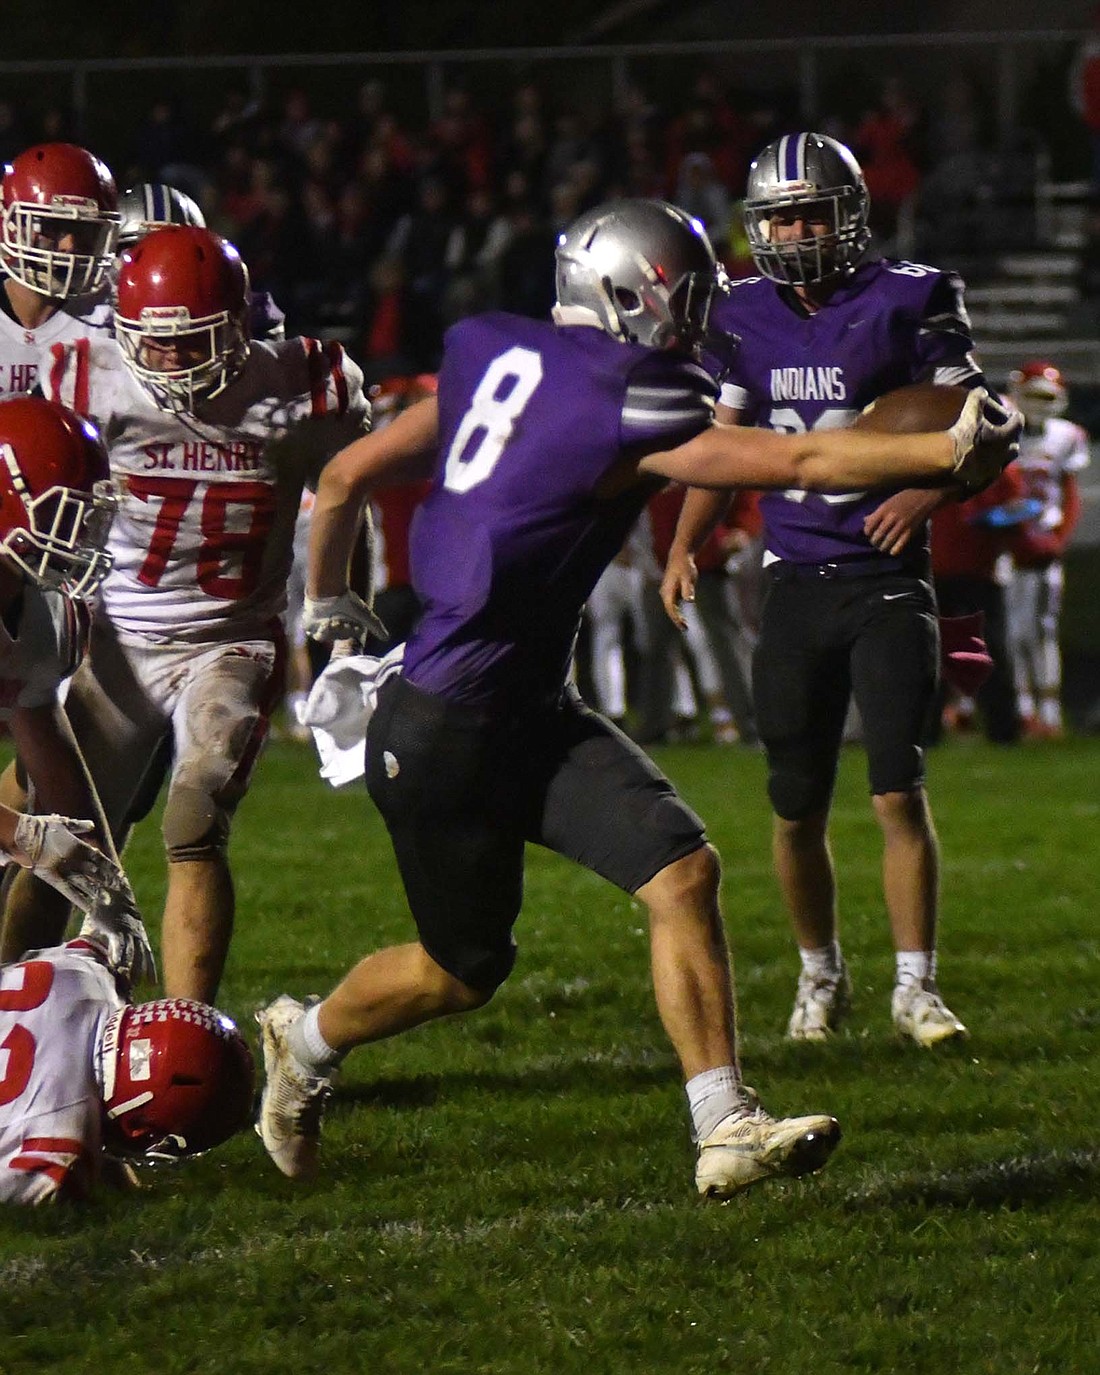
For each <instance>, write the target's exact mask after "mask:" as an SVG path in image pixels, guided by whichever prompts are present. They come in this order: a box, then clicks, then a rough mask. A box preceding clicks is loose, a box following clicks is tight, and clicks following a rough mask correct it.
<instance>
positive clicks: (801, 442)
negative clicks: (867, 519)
mask: <svg viewBox="0 0 1100 1375" xmlns="http://www.w3.org/2000/svg"><path fill="white" fill-rule="evenodd" d="M987 399H988V393H986V392H985V391H983V390H981V389H978V390H976V391H973V392H971V394H970V396H969V398H968V399H967V402H966V405H965V406H964V407H963V411H962V414H961V415H960V416H959V418H958V420H957V421H956V422H955V424H954V425H953V426H952V427H951V429H950V430H938V431H935V432H930V433H927V434H898V435H891V434H884V433H881V432H874V431H865V430H856V429H848V430H827V431H810V432H809V433H807V434H790V435H786V434H776V433H775V432H774V431H771V430H763V429H748V428H744V427H741V426H733V427H727V426H714V427H712V428H711V429H709V430H705V431H704V432H703V433H702V434H700V435H698V436H696V438H695V439H692V440H691V441H689V442H688V443H687V444H683V445H681V446H680V448H678V449H672V450H669V451H665V452H661V453H654V454H649V455H647V456H646V457H645V458H643V459H641V461H640V463H639V469H640V471H642V472H648V473H654V474H657V475H659V476H661V477H667V478H671V479H672V480H673V481H676V482H685V483H687V484H688V485H689V486H694V487H779V488H783V487H802V488H805V489H807V490H809V491H840V492H843V491H853V490H856V489H858V488H864V487H875V486H880V485H883V484H889V485H891V486H897V485H899V484H904V483H909V482H928V481H931V482H934V483H950V482H961V483H962V484H963V485H964V486H978V485H980V484H981V482H982V481H988V479H989V477H991V476H992V475H993V471H999V470H1000V467H1001V466H1003V464H1004V461H1005V457H1004V455H1005V446H1006V445H1011V443H1012V442H1014V440H1015V436H1016V434H1017V433H1018V431H1019V424H1018V422H1017V421H1016V420H1015V418H1010V419H1008V420H1005V421H1002V420H1000V418H999V417H997V416H994V417H990V416H987V415H986V414H985V412H984V410H983V407H984V403H985V401H986V400H987ZM994 465H995V469H994ZM987 470H990V471H988V472H987Z"/></svg>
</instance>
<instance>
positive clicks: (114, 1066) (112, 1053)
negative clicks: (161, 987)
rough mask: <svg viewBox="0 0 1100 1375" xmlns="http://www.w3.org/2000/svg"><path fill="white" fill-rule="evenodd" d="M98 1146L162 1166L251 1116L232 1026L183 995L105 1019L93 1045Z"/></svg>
mask: <svg viewBox="0 0 1100 1375" xmlns="http://www.w3.org/2000/svg"><path fill="white" fill-rule="evenodd" d="M98 1051H99V1054H98V1072H99V1077H100V1085H101V1087H102V1090H103V1107H104V1116H105V1126H104V1147H105V1149H106V1150H107V1151H108V1153H109V1154H111V1155H118V1156H126V1157H129V1158H134V1159H139V1160H143V1161H147V1162H149V1163H164V1162H167V1161H173V1160H179V1159H182V1158H183V1157H184V1156H192V1155H200V1154H201V1153H202V1152H203V1151H208V1150H210V1149H211V1147H213V1146H217V1145H220V1144H221V1142H223V1141H227V1140H228V1139H229V1137H231V1136H233V1135H235V1134H236V1133H237V1132H239V1131H241V1130H243V1128H244V1127H246V1126H247V1125H248V1123H249V1120H250V1118H251V1116H252V1093H253V1086H254V1081H255V1070H254V1067H253V1064H252V1053H251V1052H250V1051H249V1049H248V1046H247V1045H245V1042H244V1038H243V1037H242V1036H241V1033H240V1032H239V1031H238V1030H237V1027H236V1025H235V1023H234V1022H232V1021H231V1020H230V1018H228V1017H227V1016H226V1015H225V1014H224V1013H222V1012H219V1011H218V1010H217V1008H214V1007H209V1006H208V1005H207V1004H206V1003H198V1002H194V1001H193V1000H192V999H190V998H157V999H156V1000H154V1001H153V1002H149V1003H137V1004H136V1005H134V1006H127V1007H124V1008H120V1009H119V1011H118V1012H116V1013H114V1015H113V1016H111V1017H109V1018H108V1020H107V1023H106V1026H105V1027H104V1029H103V1034H102V1036H101V1037H100V1042H99V1048H98Z"/></svg>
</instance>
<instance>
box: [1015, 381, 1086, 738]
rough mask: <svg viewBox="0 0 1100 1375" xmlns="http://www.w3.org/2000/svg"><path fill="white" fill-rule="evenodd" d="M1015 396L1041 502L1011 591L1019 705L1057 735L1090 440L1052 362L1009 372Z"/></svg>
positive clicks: (1042, 729) (1019, 547)
mask: <svg viewBox="0 0 1100 1375" xmlns="http://www.w3.org/2000/svg"><path fill="white" fill-rule="evenodd" d="M1009 396H1010V399H1011V400H1012V403H1013V405H1015V406H1016V408H1017V409H1018V410H1019V411H1021V412H1022V414H1023V417H1024V430H1023V433H1022V434H1021V435H1020V456H1019V458H1018V459H1017V461H1016V467H1017V469H1018V471H1019V473H1020V474H1021V476H1022V478H1023V481H1024V497H1025V499H1029V500H1030V501H1032V502H1033V503H1035V505H1036V506H1037V514H1036V515H1034V516H1033V517H1032V518H1031V519H1030V520H1027V521H1025V522H1024V523H1023V524H1022V525H1021V526H1020V527H1019V530H1018V532H1017V534H1016V536H1015V538H1014V540H1013V550H1012V572H1011V576H1010V579H1009V584H1008V587H1007V589H1006V594H1005V600H1006V603H1007V610H1008V634H1009V644H1010V647H1011V651H1012V661H1013V667H1014V671H1015V675H1016V706H1017V710H1018V712H1019V715H1020V720H1021V721H1022V722H1023V726H1024V730H1025V732H1027V733H1028V734H1029V735H1034V736H1039V737H1045V738H1057V737H1058V736H1060V735H1061V734H1062V731H1063V723H1062V655H1061V650H1060V648H1059V645H1058V623H1059V620H1060V619H1061V613H1062V591H1063V586H1064V581H1065V573H1064V567H1063V562H1062V560H1063V555H1064V554H1065V549H1066V545H1067V543H1068V541H1069V537H1070V535H1071V534H1072V532H1073V527H1074V525H1075V524H1076V522H1077V517H1078V514H1079V512H1080V498H1079V495H1078V491H1077V474H1078V473H1080V472H1081V470H1082V469H1083V468H1086V467H1087V466H1088V462H1089V442H1088V435H1087V434H1086V433H1085V431H1084V430H1083V429H1082V428H1081V426H1080V425H1075V424H1073V422H1072V421H1069V420H1066V419H1064V418H1063V414H1062V413H1063V412H1064V411H1065V409H1066V403H1067V401H1068V394H1067V389H1066V383H1065V379H1064V378H1063V376H1062V374H1061V372H1060V371H1059V369H1058V368H1056V367H1055V366H1054V364H1053V363H1049V362H1045V361H1043V360H1039V359H1036V360H1034V361H1032V362H1029V363H1025V364H1024V366H1023V367H1022V368H1020V369H1019V370H1018V371H1016V372H1014V373H1013V374H1012V376H1011V378H1010V379H1009Z"/></svg>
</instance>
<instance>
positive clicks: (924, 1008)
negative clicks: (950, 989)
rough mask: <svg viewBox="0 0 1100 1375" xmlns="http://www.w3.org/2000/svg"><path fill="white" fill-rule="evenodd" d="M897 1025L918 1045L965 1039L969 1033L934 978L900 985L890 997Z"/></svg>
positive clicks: (895, 1024)
mask: <svg viewBox="0 0 1100 1375" xmlns="http://www.w3.org/2000/svg"><path fill="white" fill-rule="evenodd" d="M890 1014H891V1016H892V1017H893V1019H894V1026H895V1027H897V1029H898V1031H899V1032H900V1033H901V1034H902V1035H903V1036H908V1037H909V1039H910V1040H911V1041H916V1043H917V1045H918V1046H925V1047H928V1046H938V1045H939V1044H940V1042H941V1041H955V1040H963V1039H965V1038H966V1037H967V1036H969V1035H970V1033H969V1032H968V1031H967V1029H966V1027H965V1026H964V1025H963V1024H962V1022H960V1021H959V1019H958V1017H956V1016H955V1014H954V1013H953V1012H952V1011H951V1009H950V1008H949V1007H948V1006H947V1004H946V1003H945V1002H944V1001H943V999H942V998H941V997H940V995H939V992H938V990H937V988H936V981H935V979H931V978H929V979H920V980H911V981H910V982H908V983H903V984H898V986H897V987H896V988H895V989H894V992H893V996H892V997H891V999H890Z"/></svg>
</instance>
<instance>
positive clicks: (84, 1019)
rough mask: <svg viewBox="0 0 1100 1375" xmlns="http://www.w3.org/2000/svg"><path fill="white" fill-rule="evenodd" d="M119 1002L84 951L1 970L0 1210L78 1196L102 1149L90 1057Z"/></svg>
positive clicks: (88, 948) (67, 949)
mask: <svg viewBox="0 0 1100 1375" xmlns="http://www.w3.org/2000/svg"><path fill="white" fill-rule="evenodd" d="M124 1004H125V999H124V998H123V997H122V995H121V994H120V993H119V991H118V988H117V987H116V984H115V978H114V975H113V974H112V973H111V971H110V970H109V969H108V968H107V966H106V964H105V963H104V962H103V958H102V956H101V955H100V953H99V952H98V951H97V950H96V949H95V947H94V946H92V945H90V944H89V943H87V942H85V941H79V940H77V941H70V942H69V944H68V945H64V946H58V947H56V948H54V949H50V950H40V951H34V952H32V953H31V955H30V956H28V958H27V959H25V960H22V961H20V962H19V963H18V964H9V965H5V966H4V967H3V968H0V1202H4V1203H44V1202H47V1201H49V1200H50V1199H52V1198H54V1197H55V1196H56V1195H57V1194H58V1193H59V1191H60V1190H61V1189H62V1188H63V1187H64V1186H65V1185H66V1184H69V1185H74V1184H75V1185H76V1186H77V1187H78V1189H81V1191H82V1189H83V1187H86V1184H87V1182H88V1181H90V1179H91V1178H92V1177H93V1175H94V1172H95V1161H96V1159H97V1158H98V1156H99V1154H100V1150H101V1147H102V1141H103V1130H102V1120H103V1119H102V1114H103V1100H102V1087H101V1085H100V1084H99V1082H98V1079H97V1070H96V1061H97V1049H98V1046H99V1042H100V1037H101V1036H102V1033H103V1028H104V1025H105V1023H106V1021H107V1019H108V1017H110V1016H111V1014H112V1013H114V1012H116V1011H117V1010H118V1009H119V1008H120V1007H122V1006H124Z"/></svg>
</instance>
